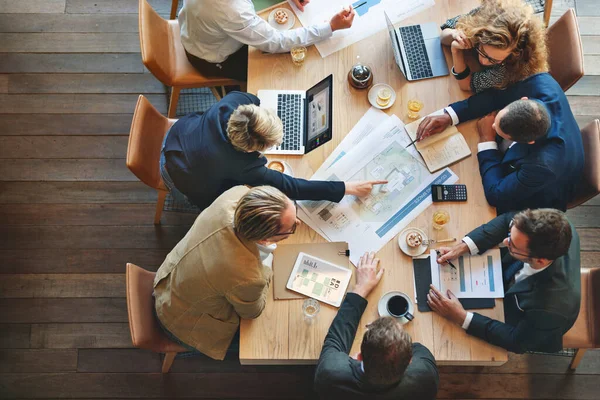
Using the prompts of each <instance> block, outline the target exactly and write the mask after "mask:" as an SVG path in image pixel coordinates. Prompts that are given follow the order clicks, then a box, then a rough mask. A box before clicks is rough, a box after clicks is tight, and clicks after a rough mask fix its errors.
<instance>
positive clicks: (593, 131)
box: [567, 119, 600, 208]
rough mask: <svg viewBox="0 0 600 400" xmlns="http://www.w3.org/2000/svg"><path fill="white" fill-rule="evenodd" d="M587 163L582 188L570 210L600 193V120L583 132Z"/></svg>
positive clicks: (584, 167)
mask: <svg viewBox="0 0 600 400" xmlns="http://www.w3.org/2000/svg"><path fill="white" fill-rule="evenodd" d="M581 139H582V140H583V151H584V153H585V163H584V166H583V177H582V180H581V184H580V185H581V186H580V188H579V190H578V192H577V193H576V194H575V198H574V199H573V200H571V202H570V203H569V205H568V206H567V207H568V208H573V207H576V206H578V205H580V204H583V203H585V202H586V201H588V200H589V199H591V198H592V197H594V196H596V195H597V194H598V193H600V120H597V119H595V120H593V121H592V122H590V123H589V124H588V125H587V126H586V127H585V128H583V129H582V131H581Z"/></svg>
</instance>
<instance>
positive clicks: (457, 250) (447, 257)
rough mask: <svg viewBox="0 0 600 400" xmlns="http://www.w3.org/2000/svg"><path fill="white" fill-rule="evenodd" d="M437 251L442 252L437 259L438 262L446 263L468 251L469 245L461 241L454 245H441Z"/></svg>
mask: <svg viewBox="0 0 600 400" xmlns="http://www.w3.org/2000/svg"><path fill="white" fill-rule="evenodd" d="M437 251H439V252H440V256H439V257H438V259H437V262H438V264H446V263H447V262H448V261H452V260H454V259H456V258H458V257H460V256H462V255H463V254H466V253H468V252H469V246H467V244H466V243H465V242H460V243H459V244H457V245H454V246H452V247H440V248H439V249H437Z"/></svg>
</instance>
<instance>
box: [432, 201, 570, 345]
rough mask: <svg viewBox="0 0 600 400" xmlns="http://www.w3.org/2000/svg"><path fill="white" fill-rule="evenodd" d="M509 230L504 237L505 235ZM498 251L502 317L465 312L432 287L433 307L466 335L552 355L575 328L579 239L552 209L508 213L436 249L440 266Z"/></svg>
mask: <svg viewBox="0 0 600 400" xmlns="http://www.w3.org/2000/svg"><path fill="white" fill-rule="evenodd" d="M507 232H508V233H507ZM499 243H500V246H504V248H503V249H501V252H502V256H503V257H502V274H503V280H504V288H505V291H506V292H505V295H504V319H505V322H500V321H496V320H493V319H491V318H488V317H486V316H483V315H481V314H478V313H471V312H466V311H465V310H464V308H463V306H462V305H461V304H460V302H459V301H458V299H457V298H456V296H455V295H454V293H452V292H451V291H450V290H448V291H447V293H446V294H443V293H441V292H440V291H439V290H438V289H437V288H435V287H434V286H433V285H432V286H431V290H430V291H429V294H428V295H427V303H428V304H429V306H430V307H431V309H432V310H433V311H435V312H437V313H438V314H440V315H441V316H443V317H445V318H447V319H449V320H450V321H452V322H455V323H456V324H458V325H460V326H462V327H463V329H465V330H466V331H467V333H469V334H470V335H473V336H477V337H479V338H480V339H483V340H485V341H487V342H489V343H491V344H493V345H496V346H500V347H503V348H505V349H507V350H509V351H512V352H515V353H523V352H525V351H543V352H556V351H559V350H561V349H562V336H563V335H564V334H565V333H566V332H567V331H568V330H569V329H570V328H571V327H572V326H573V324H574V323H575V320H576V319H577V315H578V314H579V305H580V301H581V274H580V259H579V236H578V235H577V231H575V228H574V227H573V226H572V225H571V224H570V223H569V221H568V220H567V218H566V217H565V215H564V213H562V212H561V211H558V210H555V209H550V208H546V209H537V210H529V209H528V210H525V211H521V212H519V213H515V212H509V213H505V214H502V215H501V216H499V217H497V218H495V219H493V220H492V221H490V222H488V223H487V224H484V225H482V226H480V227H479V228H477V229H475V230H473V231H472V232H471V233H469V234H468V235H467V236H465V237H464V238H463V240H462V242H461V243H460V244H457V245H456V246H454V247H452V248H444V247H443V248H440V249H439V250H440V253H441V256H440V257H439V258H438V260H437V261H438V263H440V264H445V263H447V262H448V261H449V260H453V259H455V258H457V257H459V256H460V255H462V254H466V253H471V254H481V253H484V252H485V251H487V250H488V249H490V248H492V247H494V246H496V245H498V244H499Z"/></svg>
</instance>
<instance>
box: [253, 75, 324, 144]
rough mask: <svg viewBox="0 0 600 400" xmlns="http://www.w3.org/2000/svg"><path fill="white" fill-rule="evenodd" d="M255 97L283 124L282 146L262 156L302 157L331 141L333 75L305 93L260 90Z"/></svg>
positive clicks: (298, 91) (299, 91)
mask: <svg viewBox="0 0 600 400" xmlns="http://www.w3.org/2000/svg"><path fill="white" fill-rule="evenodd" d="M257 96H258V98H259V99H260V106H261V107H267V108H271V109H273V110H277V115H278V116H279V118H281V121H282V122H283V142H282V143H281V145H280V146H276V147H272V148H270V149H269V150H267V151H265V154H296V155H302V154H306V153H308V152H309V151H312V150H314V149H316V148H317V147H319V146H321V145H323V144H325V143H327V142H329V141H330V140H331V138H332V137H333V135H332V133H333V75H329V76H328V77H327V78H325V79H323V80H322V81H321V82H319V83H317V84H316V85H315V86H313V87H312V88H310V89H308V90H307V91H302V90H259V91H258V93H257Z"/></svg>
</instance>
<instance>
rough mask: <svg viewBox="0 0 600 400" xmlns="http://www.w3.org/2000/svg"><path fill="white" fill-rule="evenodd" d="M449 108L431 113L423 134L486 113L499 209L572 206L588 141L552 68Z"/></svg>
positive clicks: (486, 168)
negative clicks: (584, 140) (584, 146)
mask: <svg viewBox="0 0 600 400" xmlns="http://www.w3.org/2000/svg"><path fill="white" fill-rule="evenodd" d="M444 110H445V112H444V114H443V115H437V116H432V117H426V118H425V119H424V120H423V122H421V124H420V125H419V128H418V130H417V135H422V137H426V136H429V135H432V134H435V133H439V132H441V131H443V130H444V129H446V128H447V127H448V126H449V125H457V124H458V123H461V122H466V121H469V120H472V119H475V118H480V117H483V118H481V119H480V120H479V121H478V123H477V130H478V132H479V145H478V146H477V147H478V153H477V157H478V159H479V172H480V173H481V179H482V181H483V189H484V191H485V197H486V198H487V201H488V202H489V203H490V205H492V206H494V207H496V208H497V209H498V213H499V214H502V213H504V212H506V211H509V210H524V209H526V208H544V207H548V208H557V209H559V210H563V211H565V210H566V209H567V204H568V203H569V201H570V200H571V199H572V198H573V197H574V195H575V192H576V190H577V186H578V185H579V183H580V180H581V175H582V171H583V160H584V153H583V143H582V141H581V134H580V132H579V127H578V126H577V122H576V121H575V118H574V117H573V113H572V112H571V108H570V106H569V102H568V101H567V97H566V96H565V94H564V92H563V90H562V88H561V87H560V86H559V84H558V83H557V82H556V81H555V80H554V79H553V78H552V77H551V76H550V75H549V74H547V73H542V74H536V75H532V76H530V77H529V78H526V79H524V80H522V81H520V82H517V83H515V84H513V85H511V86H509V87H508V88H506V89H505V90H498V89H489V90H485V91H483V92H480V93H478V94H476V95H474V96H471V97H470V98H468V99H467V100H463V101H459V102H456V103H453V104H451V105H450V106H449V107H447V108H445V109H444ZM496 110H500V111H499V112H498V113H497V114H495V113H493V112H495V111H496ZM490 113H492V114H490ZM486 114H487V115H486Z"/></svg>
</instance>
